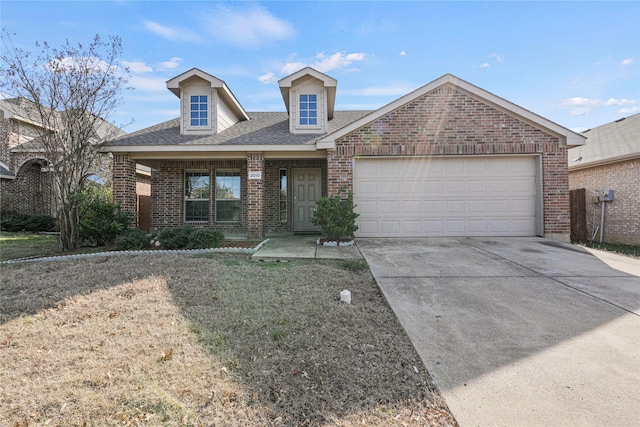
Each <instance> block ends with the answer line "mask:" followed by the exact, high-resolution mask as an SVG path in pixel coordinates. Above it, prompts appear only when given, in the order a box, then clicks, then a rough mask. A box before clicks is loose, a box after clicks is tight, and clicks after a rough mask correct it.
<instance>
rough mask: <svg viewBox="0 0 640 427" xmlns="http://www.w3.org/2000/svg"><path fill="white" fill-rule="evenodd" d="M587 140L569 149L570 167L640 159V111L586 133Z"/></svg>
mask: <svg viewBox="0 0 640 427" xmlns="http://www.w3.org/2000/svg"><path fill="white" fill-rule="evenodd" d="M583 135H584V136H586V137H587V143H586V144H585V145H583V146H582V147H576V148H572V149H571V150H569V170H575V169H582V168H586V167H593V166H598V165H602V164H607V163H614V162H619V161H624V160H629V159H638V158H640V113H638V114H635V115H633V116H629V117H625V118H622V119H619V120H616V121H614V122H611V123H607V124H604V125H602V126H598V127H596V128H593V129H589V130H588V131H585V132H583Z"/></svg>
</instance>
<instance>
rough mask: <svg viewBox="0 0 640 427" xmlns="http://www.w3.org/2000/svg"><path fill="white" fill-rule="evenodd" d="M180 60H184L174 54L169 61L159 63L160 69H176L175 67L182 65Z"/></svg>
mask: <svg viewBox="0 0 640 427" xmlns="http://www.w3.org/2000/svg"><path fill="white" fill-rule="evenodd" d="M180 61H182V58H178V57H177V56H173V57H171V59H170V60H168V61H163V62H160V63H159V64H158V70H159V71H166V70H174V69H176V68H178V66H179V65H180Z"/></svg>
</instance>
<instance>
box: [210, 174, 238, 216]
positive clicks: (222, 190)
mask: <svg viewBox="0 0 640 427" xmlns="http://www.w3.org/2000/svg"><path fill="white" fill-rule="evenodd" d="M240 207H241V204H240V171H216V221H233V222H239V221H240Z"/></svg>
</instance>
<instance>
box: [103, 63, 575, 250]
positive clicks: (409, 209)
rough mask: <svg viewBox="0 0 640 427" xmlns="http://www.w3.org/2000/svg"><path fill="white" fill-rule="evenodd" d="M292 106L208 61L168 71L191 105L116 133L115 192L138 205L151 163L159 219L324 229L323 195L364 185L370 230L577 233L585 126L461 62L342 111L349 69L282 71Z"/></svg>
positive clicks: (252, 232)
mask: <svg viewBox="0 0 640 427" xmlns="http://www.w3.org/2000/svg"><path fill="white" fill-rule="evenodd" d="M279 87H280V91H281V94H282V99H283V101H284V106H285V108H286V112H281V113H280V112H246V111H245V110H244V109H243V107H242V106H241V104H240V102H239V101H238V100H237V99H236V98H235V96H234V95H233V93H232V92H231V90H230V89H229V88H228V87H227V85H226V84H225V82H223V81H221V80H219V79H218V78H216V77H214V76H212V75H209V74H207V73H205V72H203V71H201V70H199V69H197V68H194V69H192V70H190V71H187V72H185V73H183V74H181V75H179V76H177V77H175V78H173V79H171V80H169V81H168V82H167V88H168V89H169V90H170V91H171V92H173V93H174V94H175V95H176V96H177V97H178V98H179V100H180V101H179V102H180V104H179V105H180V111H181V114H180V117H178V118H176V119H174V120H170V121H167V122H164V123H160V124H157V125H155V126H152V127H149V128H146V129H142V130H140V131H137V132H134V133H131V134H129V135H127V136H125V137H122V138H119V139H116V140H113V141H111V142H110V143H108V144H107V145H106V146H105V147H104V149H105V150H106V151H108V152H111V153H112V154H113V159H114V163H113V165H114V169H113V180H114V197H115V198H116V201H119V202H121V203H122V204H123V205H124V206H125V207H126V208H128V209H130V210H134V209H135V208H136V188H135V170H136V164H143V165H146V166H149V167H150V168H151V229H152V230H154V231H157V230H160V229H163V228H166V227H177V226H182V225H185V224H189V225H193V226H195V227H203V228H211V229H217V230H220V231H223V232H224V233H225V234H227V235H229V234H233V235H238V236H244V237H247V238H262V237H264V236H265V235H275V234H282V233H305V232H313V231H316V228H315V227H314V226H313V224H312V223H311V215H312V212H313V210H314V208H315V201H316V200H317V199H318V198H320V197H321V196H326V195H335V194H338V192H339V190H340V189H341V188H344V189H345V190H346V191H353V193H354V201H355V203H356V204H357V205H358V206H357V208H356V209H357V211H358V212H359V214H360V217H359V218H358V225H359V227H360V228H359V230H358V232H357V233H356V235H357V236H358V237H374V236H375V237H421V236H547V237H549V238H555V239H560V240H564V241H567V240H568V239H569V231H570V221H569V198H568V196H569V181H568V173H567V149H568V148H569V147H572V146H576V145H581V144H583V143H584V139H585V138H584V137H583V136H582V135H579V134H576V133H574V132H572V131H570V130H568V129H566V128H564V127H562V126H559V125H557V124H555V123H553V122H551V121H549V120H547V119H544V118H542V117H540V116H538V115H536V114H534V113H532V112H530V111H527V110H525V109H523V108H521V107H518V106H517V105H514V104H512V103H510V102H508V101H506V100H504V99H502V98H499V97H497V96H495V95H493V94H491V93H489V92H487V91H485V90H483V89H480V88H478V87H476V86H474V85H472V84H470V83H467V82H465V81H463V80H461V79H459V78H457V77H454V76H452V75H450V74H447V75H444V76H442V77H440V78H439V79H437V80H435V81H433V82H431V83H429V84H427V85H425V86H423V87H421V88H419V89H417V90H415V91H413V92H411V93H409V94H408V95H405V96H403V97H402V98H400V99H398V100H396V101H394V102H392V103H390V104H388V105H386V106H384V107H382V108H380V109H378V110H375V111H338V110H335V108H334V107H335V100H336V87H337V81H336V80H335V79H333V78H331V77H329V76H327V75H325V74H323V73H320V72H318V71H316V70H314V69H312V68H304V69H302V70H300V71H298V72H296V73H294V74H292V75H290V76H288V77H285V78H283V79H282V80H280V81H279Z"/></svg>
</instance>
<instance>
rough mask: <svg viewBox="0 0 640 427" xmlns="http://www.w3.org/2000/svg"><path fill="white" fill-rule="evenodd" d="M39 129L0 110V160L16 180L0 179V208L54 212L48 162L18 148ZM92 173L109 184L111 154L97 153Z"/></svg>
mask: <svg viewBox="0 0 640 427" xmlns="http://www.w3.org/2000/svg"><path fill="white" fill-rule="evenodd" d="M40 132H41V129H40V128H38V127H37V126H34V125H32V124H27V123H24V122H20V121H17V120H14V119H5V118H4V112H3V111H2V110H0V162H2V163H4V164H5V165H7V167H8V168H9V170H10V171H11V172H12V173H14V174H15V176H16V179H15V180H9V179H2V180H0V211H3V212H16V213H24V214H47V215H54V214H55V212H54V202H53V186H52V176H51V173H50V172H47V171H46V170H45V171H43V168H47V166H48V164H49V162H48V160H47V158H46V156H45V154H44V153H42V152H38V151H37V149H36V150H33V151H21V146H22V144H25V143H28V142H30V141H32V140H34V139H35V138H37V137H39V136H40ZM91 173H94V174H97V175H99V176H100V177H101V178H102V179H103V180H104V182H105V184H107V185H111V155H109V154H105V155H100V156H98V157H97V159H96V161H95V162H94V164H93V165H92V167H91Z"/></svg>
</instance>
